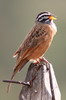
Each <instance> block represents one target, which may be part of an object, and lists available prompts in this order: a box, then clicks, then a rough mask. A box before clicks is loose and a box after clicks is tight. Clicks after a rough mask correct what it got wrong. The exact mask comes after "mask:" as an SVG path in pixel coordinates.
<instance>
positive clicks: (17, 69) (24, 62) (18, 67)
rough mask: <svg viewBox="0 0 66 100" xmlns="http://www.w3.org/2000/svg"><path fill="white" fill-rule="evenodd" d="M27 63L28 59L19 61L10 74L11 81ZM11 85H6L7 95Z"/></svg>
mask: <svg viewBox="0 0 66 100" xmlns="http://www.w3.org/2000/svg"><path fill="white" fill-rule="evenodd" d="M28 61H29V60H28V59H23V60H21V61H20V62H19V63H18V65H16V66H15V68H14V71H13V74H12V76H11V80H13V78H14V76H15V75H16V73H17V72H18V71H20V70H21V69H22V68H23V66H24V65H25V64H26V63H27V62H28ZM11 84H12V83H9V84H8V87H7V93H8V92H9V91H10V87H11Z"/></svg>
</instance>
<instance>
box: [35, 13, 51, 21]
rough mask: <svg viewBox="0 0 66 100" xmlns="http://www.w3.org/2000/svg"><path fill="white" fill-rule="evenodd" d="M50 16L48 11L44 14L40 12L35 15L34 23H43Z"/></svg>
mask: <svg viewBox="0 0 66 100" xmlns="http://www.w3.org/2000/svg"><path fill="white" fill-rule="evenodd" d="M51 15H52V14H51V13H50V12H48V11H46V12H41V13H39V14H38V15H37V17H36V22H45V21H46V20H48V19H49V18H48V17H49V16H51Z"/></svg>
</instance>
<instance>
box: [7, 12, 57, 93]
mask: <svg viewBox="0 0 66 100" xmlns="http://www.w3.org/2000/svg"><path fill="white" fill-rule="evenodd" d="M53 20H56V17H55V15H54V14H52V13H50V12H48V11H45V12H40V13H39V14H38V15H37V17H36V19H35V25H34V26H33V28H32V29H31V31H30V32H29V33H28V34H27V36H26V37H25V39H24V41H23V42H22V44H21V45H20V47H19V48H18V49H17V51H16V52H15V54H14V55H13V57H14V58H16V64H15V66H14V70H13V74H12V76H11V80H13V78H14V76H15V75H16V73H17V72H19V71H21V69H22V68H23V67H24V66H25V64H26V63H28V62H29V61H31V60H32V61H37V59H39V60H40V59H41V58H42V57H43V56H44V55H45V53H46V51H47V50H48V48H49V47H50V45H51V42H52V40H53V37H54V35H55V34H56V32H57V27H56V25H55V23H54V22H53ZM10 84H11V83H9V84H8V88H7V92H8V91H9V90H10Z"/></svg>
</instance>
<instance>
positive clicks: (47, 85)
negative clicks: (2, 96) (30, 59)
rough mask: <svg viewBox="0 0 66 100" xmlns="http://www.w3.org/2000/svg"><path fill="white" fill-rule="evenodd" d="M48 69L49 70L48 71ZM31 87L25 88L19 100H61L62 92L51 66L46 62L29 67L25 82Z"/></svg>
mask: <svg viewBox="0 0 66 100" xmlns="http://www.w3.org/2000/svg"><path fill="white" fill-rule="evenodd" d="M47 67H48V69H47ZM31 80H32V82H31V86H23V87H22V90H21V92H20V95H19V100H61V94H60V90H59V87H58V84H57V81H56V78H55V74H54V71H53V67H52V65H51V64H48V65H46V64H45V63H44V61H42V62H41V63H40V64H33V63H32V64H31V65H30V66H29V69H28V72H27V75H26V79H25V82H28V81H31Z"/></svg>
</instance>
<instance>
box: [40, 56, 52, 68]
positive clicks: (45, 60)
mask: <svg viewBox="0 0 66 100" xmlns="http://www.w3.org/2000/svg"><path fill="white" fill-rule="evenodd" d="M39 61H40V62H41V61H44V62H45V64H46V67H47V70H49V65H50V63H49V62H48V60H47V59H45V58H44V57H42V58H39Z"/></svg>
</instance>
